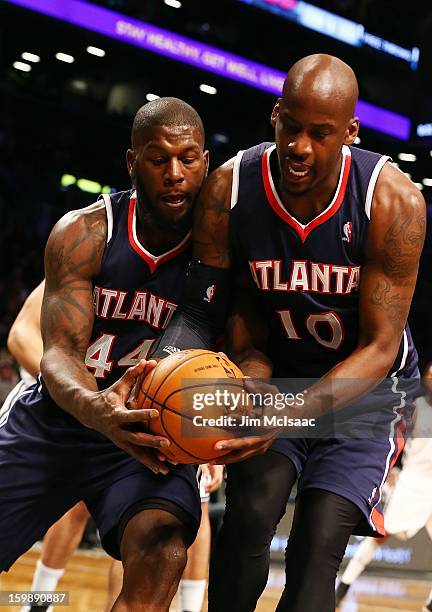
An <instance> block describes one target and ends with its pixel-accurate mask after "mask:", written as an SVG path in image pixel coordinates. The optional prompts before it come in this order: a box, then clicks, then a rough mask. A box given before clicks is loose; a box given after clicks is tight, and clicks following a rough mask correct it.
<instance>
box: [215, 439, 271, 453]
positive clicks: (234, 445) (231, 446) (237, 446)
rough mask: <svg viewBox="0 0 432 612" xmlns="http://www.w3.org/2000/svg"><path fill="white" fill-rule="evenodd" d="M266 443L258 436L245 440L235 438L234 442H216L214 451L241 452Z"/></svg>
mask: <svg viewBox="0 0 432 612" xmlns="http://www.w3.org/2000/svg"><path fill="white" fill-rule="evenodd" d="M265 441H266V439H264V438H261V437H259V436H249V437H247V438H237V439H235V440H220V441H219V442H216V444H215V446H214V448H215V450H230V451H233V450H243V449H248V448H251V447H255V446H258V445H259V444H262V443H264V442H265Z"/></svg>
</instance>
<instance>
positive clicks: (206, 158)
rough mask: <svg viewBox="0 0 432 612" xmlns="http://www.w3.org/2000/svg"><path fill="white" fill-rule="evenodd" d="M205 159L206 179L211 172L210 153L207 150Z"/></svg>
mask: <svg viewBox="0 0 432 612" xmlns="http://www.w3.org/2000/svg"><path fill="white" fill-rule="evenodd" d="M203 157H204V164H205V175H204V176H205V177H206V176H207V174H208V171H209V163H210V153H209V152H208V151H207V149H206V150H205V151H204V153H203Z"/></svg>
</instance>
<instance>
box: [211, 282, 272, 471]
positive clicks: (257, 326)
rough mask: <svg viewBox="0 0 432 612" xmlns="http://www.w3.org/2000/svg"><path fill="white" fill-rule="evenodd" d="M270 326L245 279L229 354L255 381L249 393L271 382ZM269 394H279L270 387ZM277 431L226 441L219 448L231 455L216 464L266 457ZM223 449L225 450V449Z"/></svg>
mask: <svg viewBox="0 0 432 612" xmlns="http://www.w3.org/2000/svg"><path fill="white" fill-rule="evenodd" d="M267 331H268V330H267V325H266V321H265V319H264V318H263V316H262V313H260V312H259V308H258V304H257V298H256V295H255V292H254V290H253V287H251V286H250V281H249V278H248V277H246V276H245V275H242V276H241V277H239V278H237V279H236V290H235V298H234V301H233V305H232V307H231V310H230V315H229V317H228V322H227V328H226V344H227V353H228V356H229V357H230V359H232V360H233V361H234V362H235V363H236V364H237V365H238V366H239V368H240V369H241V371H242V372H243V374H244V375H245V376H247V377H250V378H251V379H255V380H258V381H259V382H255V381H254V380H250V381H245V386H246V387H247V390H248V391H249V392H251V393H259V392H260V390H261V389H260V387H261V385H262V382H261V381H265V380H268V379H269V378H271V375H272V370H273V365H272V363H271V361H270V360H269V358H268V357H267V355H266V351H267V336H268V334H267ZM265 391H266V392H269V393H270V392H272V391H277V390H276V389H275V388H274V387H273V386H271V387H270V386H269V385H266V389H265ZM277 433H278V432H277V430H276V429H275V430H274V431H272V432H270V433H269V434H268V435H266V436H249V437H246V438H240V439H234V440H232V439H231V440H223V441H221V442H219V443H218V444H216V448H227V449H229V450H230V451H231V452H230V453H228V454H227V455H224V456H223V457H221V458H220V459H219V460H216V461H214V462H213V463H217V462H218V461H219V462H220V463H235V462H237V461H241V460H243V459H247V458H248V457H252V456H253V455H256V454H262V453H265V452H266V451H267V450H268V448H269V447H270V445H271V443H272V442H273V439H274V437H275V436H276V435H277ZM221 445H222V446H221Z"/></svg>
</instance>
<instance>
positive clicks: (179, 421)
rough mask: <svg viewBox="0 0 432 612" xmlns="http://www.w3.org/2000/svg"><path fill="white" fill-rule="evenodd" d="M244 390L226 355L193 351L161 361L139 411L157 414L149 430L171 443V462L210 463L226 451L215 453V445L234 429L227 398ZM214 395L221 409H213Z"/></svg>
mask: <svg viewBox="0 0 432 612" xmlns="http://www.w3.org/2000/svg"><path fill="white" fill-rule="evenodd" d="M242 391H243V374H242V372H241V370H240V369H239V368H238V367H237V366H236V365H235V364H234V363H232V362H231V361H230V360H229V359H228V358H227V357H225V356H224V355H221V354H219V353H214V352H213V351H207V350H204V349H190V350H187V351H180V352H177V353H174V354H172V355H170V356H169V357H166V358H165V359H163V360H162V361H160V362H159V363H158V365H157V366H156V367H155V368H154V370H152V371H151V372H149V374H148V375H147V376H146V377H145V379H144V380H143V383H142V385H141V390H140V394H139V395H138V398H137V402H138V405H139V406H140V407H141V408H148V409H150V408H153V409H157V410H158V411H159V418H158V419H154V420H153V421H151V424H150V431H151V433H153V434H155V435H159V436H164V437H166V438H168V439H169V440H170V442H171V445H170V446H169V448H167V449H165V448H164V449H163V453H164V454H165V455H166V456H167V457H168V458H169V459H173V460H176V461H178V462H179V463H206V462H208V461H211V460H212V459H217V458H218V457H221V456H222V455H225V454H226V453H227V452H228V451H226V450H221V451H217V450H215V449H214V445H215V444H216V442H218V441H219V440H227V439H230V438H232V437H233V433H232V432H231V431H230V430H229V427H228V425H230V424H231V425H232V423H229V422H228V421H229V419H228V417H229V416H231V415H232V405H230V401H229V400H230V398H232V395H231V396H230V395H229V394H241V393H242ZM212 397H213V398H214V400H215V402H216V403H217V405H211V404H212V403H211V398H212ZM217 398H219V399H220V400H221V402H217ZM205 400H207V401H205ZM225 400H227V401H225ZM222 402H223V403H222ZM209 403H210V405H208V404H209ZM236 414H238V411H237V413H236ZM224 417H225V418H224Z"/></svg>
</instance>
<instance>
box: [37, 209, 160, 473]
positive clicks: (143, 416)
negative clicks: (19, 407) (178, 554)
mask: <svg viewBox="0 0 432 612" xmlns="http://www.w3.org/2000/svg"><path fill="white" fill-rule="evenodd" d="M106 232H107V223H106V214H105V208H104V205H103V204H102V203H97V204H94V205H92V206H90V207H88V208H86V209H83V210H79V211H73V212H71V213H68V214H67V215H65V217H63V218H62V219H61V220H60V221H59V222H58V223H57V224H56V226H55V227H54V229H53V230H52V232H51V235H50V237H49V239H48V243H47V247H46V251H45V278H46V286H45V293H44V298H43V302H42V312H41V330H42V337H43V342H44V355H43V357H42V362H41V371H42V374H43V378H44V382H45V384H46V386H47V388H48V390H49V392H50V395H51V397H52V398H53V400H54V401H55V402H56V403H57V404H58V405H59V406H60V407H61V408H63V409H64V410H66V411H67V412H69V413H70V414H71V415H73V416H74V417H75V418H76V419H78V420H79V421H80V422H81V423H83V424H84V425H86V426H88V427H91V428H93V429H96V430H97V431H99V432H101V433H102V434H104V435H106V436H107V437H108V438H110V439H111V440H112V441H113V442H114V443H115V444H117V446H119V447H121V448H123V449H124V450H126V451H127V452H129V453H130V454H131V455H133V456H134V457H135V458H136V459H138V460H139V461H141V462H142V463H144V464H146V465H147V466H148V467H150V468H151V469H153V470H154V471H163V472H166V471H167V468H166V467H165V466H163V464H161V463H160V462H159V461H158V460H157V459H156V457H155V456H154V455H153V453H152V452H151V451H149V449H145V448H142V447H143V446H155V447H158V446H161V445H164V446H168V441H166V440H165V439H164V438H160V437H157V436H150V435H148V434H145V433H138V432H133V431H131V429H132V428H135V427H134V426H136V425H137V423H143V422H148V419H149V418H150V417H151V416H152V415H154V416H157V414H156V415H155V414H154V413H155V411H149V410H127V408H126V406H125V403H126V401H127V400H128V398H129V394H130V391H131V389H132V387H133V385H134V384H135V381H136V379H137V378H138V377H139V376H140V375H142V374H144V373H145V372H146V370H147V369H151V367H153V366H154V365H155V362H149V363H146V362H145V361H142V362H140V363H139V364H138V365H137V366H135V367H133V368H130V369H129V370H127V371H126V373H125V374H124V375H123V376H122V378H121V379H120V380H118V381H117V382H116V383H115V384H114V385H112V386H111V387H109V388H108V389H106V390H104V391H98V387H97V384H96V379H95V378H94V376H93V375H92V374H91V373H90V372H89V371H88V370H87V368H86V366H85V355H86V351H87V347H88V344H89V339H90V334H91V331H92V326H93V320H94V309H93V296H92V279H93V278H94V277H95V276H96V275H97V274H98V272H99V270H100V266H101V261H102V255H103V252H104V248H105V243H106Z"/></svg>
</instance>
